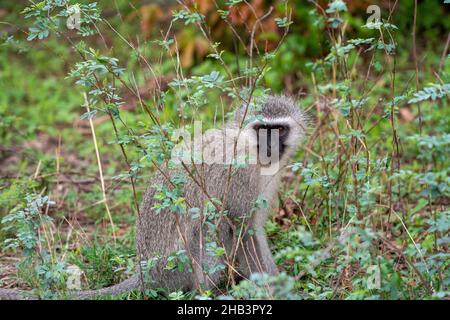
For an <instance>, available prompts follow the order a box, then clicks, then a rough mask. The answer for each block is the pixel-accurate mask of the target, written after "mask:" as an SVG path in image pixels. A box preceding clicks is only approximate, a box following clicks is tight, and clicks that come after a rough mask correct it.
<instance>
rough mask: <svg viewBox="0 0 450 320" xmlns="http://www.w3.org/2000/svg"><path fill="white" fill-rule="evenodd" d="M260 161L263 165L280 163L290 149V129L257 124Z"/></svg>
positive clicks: (277, 125)
mask: <svg viewBox="0 0 450 320" xmlns="http://www.w3.org/2000/svg"><path fill="white" fill-rule="evenodd" d="M253 129H254V130H255V131H256V136H257V141H258V143H257V148H258V159H259V162H260V163H261V164H263V165H270V164H271V163H274V162H277V161H279V160H280V159H281V158H282V157H283V155H284V154H285V151H286V149H287V147H288V145H287V143H286V141H287V139H288V136H289V131H290V128H289V126H288V125H284V124H256V125H255V126H254V127H253Z"/></svg>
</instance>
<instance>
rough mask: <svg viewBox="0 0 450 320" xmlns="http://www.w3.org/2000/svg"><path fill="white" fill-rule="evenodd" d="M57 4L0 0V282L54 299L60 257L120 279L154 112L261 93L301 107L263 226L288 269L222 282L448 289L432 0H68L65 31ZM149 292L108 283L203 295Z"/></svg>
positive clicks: (442, 108)
mask: <svg viewBox="0 0 450 320" xmlns="http://www.w3.org/2000/svg"><path fill="white" fill-rule="evenodd" d="M67 2H68V1H64V0H46V1H43V2H41V3H38V4H37V5H32V3H31V1H30V2H29V1H14V2H12V1H4V0H1V1H0V35H1V41H0V142H1V143H0V218H1V219H2V224H1V227H2V229H1V231H0V241H1V244H0V248H1V249H2V251H1V253H0V287H2V288H12V287H20V288H30V289H33V290H34V291H35V292H36V293H37V294H39V295H40V296H41V297H43V298H56V297H60V296H64V292H65V289H66V287H65V283H66V280H67V272H66V270H67V268H68V266H70V265H77V266H79V267H80V268H81V269H82V270H83V277H82V280H83V287H86V288H101V287H104V286H107V285H111V284H114V283H117V282H119V281H120V280H122V279H125V278H126V277H128V276H129V275H131V274H132V273H133V272H134V268H135V255H136V252H135V248H134V232H135V229H134V222H135V219H136V203H139V201H140V199H141V196H142V193H143V191H144V190H145V188H146V183H147V182H148V180H149V177H150V175H151V173H152V171H153V170H154V163H155V162H156V163H160V162H163V161H164V158H165V156H166V155H165V154H164V152H162V145H163V144H164V143H170V142H167V141H165V140H164V135H161V132H160V131H158V129H157V128H156V127H155V117H156V118H157V120H158V121H159V122H160V123H161V124H162V127H163V128H164V130H166V131H165V132H171V130H172V129H173V128H175V127H178V126H189V124H190V122H191V121H192V120H193V119H201V120H203V121H204V123H206V124H209V126H211V127H212V126H214V125H215V124H216V121H218V123H221V122H222V118H226V117H227V113H228V112H229V111H232V110H233V109H234V108H235V107H236V106H237V104H238V103H239V101H238V100H239V99H238V97H239V96H241V97H248V96H249V95H250V94H251V95H253V96H258V95H261V94H263V93H265V92H272V93H285V94H289V95H293V96H295V97H296V98H297V99H298V101H299V107H301V108H302V109H304V110H306V111H307V112H308V114H309V115H310V117H311V128H310V133H309V136H308V139H307V140H306V141H305V142H304V144H303V146H302V150H301V151H300V152H299V153H298V155H297V156H296V161H295V163H293V164H292V166H291V167H290V168H289V171H288V174H287V175H286V176H285V178H284V180H283V188H282V190H281V191H280V193H279V204H280V208H279V210H278V211H277V212H274V214H273V218H272V219H271V221H270V222H269V223H268V224H267V226H266V229H267V232H268V234H269V236H270V240H271V245H272V249H273V252H274V255H275V259H276V262H277V264H278V265H279V267H280V269H281V270H284V271H285V273H284V274H282V275H281V276H280V277H278V278H276V279H268V278H265V277H256V278H254V279H251V281H243V282H241V283H240V284H239V285H237V286H233V287H232V288H228V289H229V290H226V291H224V293H223V294H227V295H231V296H233V297H235V298H255V297H266V294H267V293H266V292H265V291H264V290H263V288H264V284H265V283H267V282H274V283H276V284H277V288H278V290H277V291H276V292H275V294H274V295H275V296H274V297H275V298H301V299H331V298H333V299H432V298H448V297H449V295H450V294H449V284H450V272H449V256H450V254H449V239H450V238H449V233H448V232H449V229H450V212H449V206H448V205H449V195H450V189H449V181H450V180H449V163H450V162H449V157H448V155H449V149H450V133H449V119H450V117H449V116H450V110H449V100H448V96H449V93H450V59H449V56H448V53H449V41H450V33H449V31H450V19H449V16H448V13H449V11H450V4H448V1H444V0H439V1H432V0H424V1H346V2H344V1H339V0H337V1H332V2H330V3H328V2H326V1H318V2H317V3H316V2H314V1H288V2H287V3H286V2H284V1H277V0H270V1H269V0H266V1H263V0H248V1H239V0H233V1H217V2H216V1H209V0H196V1H186V3H187V6H186V7H184V6H183V5H181V4H179V3H177V2H176V1H129V0H114V1H106V0H105V1H104V0H99V1H97V2H98V5H97V6H93V5H92V2H90V1H71V3H80V4H81V8H82V13H83V14H82V19H83V23H82V28H81V30H79V31H77V30H69V29H67V28H66V27H65V21H66V20H67V17H68V16H69V15H70V12H67V10H66V9H67V5H66V3H67ZM374 4H375V5H378V6H379V8H380V9H381V10H380V13H381V18H382V22H380V21H378V22H377V21H368V18H369V16H370V15H371V14H369V13H366V9H367V7H368V6H369V5H374ZM25 7H29V9H28V10H25V11H24V9H25ZM58 19H59V25H58V24H57V20H58ZM116 58H117V59H118V60H115V59H116ZM97 77H98V78H97ZM96 81H98V82H96ZM96 84H97V85H98V87H97V88H95V86H96ZM237 88H239V89H237ZM96 89H97V91H95V90H96ZM100 89H101V90H100ZM251 89H254V90H253V91H254V92H249V91H252V90H251ZM98 90H100V91H101V92H99V91H98ZM87 108H89V109H87ZM93 128H95V134H96V135H95V137H94V139H93ZM204 129H207V128H204ZM97 151H98V155H99V158H100V160H101V161H100V163H101V166H99V163H98V162H97V156H96V152H97ZM99 168H100V169H101V170H102V174H100V175H99ZM176 263H180V261H176ZM378 275H379V277H380V282H379V283H377V281H376V280H377V277H378ZM160 293H161V292H160V291H159V290H154V291H153V290H152V291H148V292H145V294H144V295H142V294H140V293H137V292H133V293H131V294H129V295H125V296H123V297H122V298H131V299H137V298H148V299H166V298H167V297H169V298H171V299H180V298H193V297H195V296H196V295H199V294H200V293H198V292H197V293H186V292H172V293H168V295H161V294H160ZM200 295H201V296H202V297H204V298H205V297H211V298H215V297H217V295H218V293H213V292H203V293H201V294H200Z"/></svg>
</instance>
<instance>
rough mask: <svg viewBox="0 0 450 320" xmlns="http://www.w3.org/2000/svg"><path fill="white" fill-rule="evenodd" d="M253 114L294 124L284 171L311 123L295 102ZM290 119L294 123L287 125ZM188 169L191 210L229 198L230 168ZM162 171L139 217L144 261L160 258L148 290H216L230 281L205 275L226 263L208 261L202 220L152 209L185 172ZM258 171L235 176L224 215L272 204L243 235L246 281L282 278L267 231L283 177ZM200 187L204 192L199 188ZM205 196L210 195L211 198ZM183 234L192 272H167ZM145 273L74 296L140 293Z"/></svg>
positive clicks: (266, 105)
mask: <svg viewBox="0 0 450 320" xmlns="http://www.w3.org/2000/svg"><path fill="white" fill-rule="evenodd" d="M242 112H243V108H240V109H239V110H238V111H237V114H236V118H235V121H233V122H232V123H230V124H228V125H227V127H235V128H237V127H238V125H239V123H240V122H239V121H238V120H239V119H240V117H242ZM248 114H252V115H259V116H262V117H263V118H265V121H268V122H270V121H277V120H278V119H283V121H288V122H289V125H290V126H291V128H292V130H291V131H290V133H289V135H290V137H289V145H288V152H286V153H285V154H284V156H283V157H282V158H281V159H280V166H281V167H284V166H285V165H286V164H287V161H288V158H289V157H290V156H292V154H293V153H294V152H295V150H296V149H297V147H298V145H299V143H300V141H301V138H302V137H303V136H304V133H305V127H306V120H305V117H304V115H303V113H302V112H301V111H300V109H299V108H298V107H297V106H296V104H295V103H294V101H293V100H291V99H290V98H287V97H284V96H270V97H268V98H267V99H266V100H264V101H263V103H262V106H261V108H260V109H259V111H258V110H250V111H249V113H248ZM286 118H289V119H288V120H286ZM242 134H249V132H248V131H246V130H243V131H242ZM189 168H190V169H195V170H196V171H197V173H196V180H197V181H194V180H192V179H191V178H189V177H188V178H187V180H186V182H185V185H184V197H185V198H186V202H187V203H189V204H190V205H191V206H192V207H198V208H200V210H203V207H204V204H205V203H206V202H207V200H208V197H207V196H206V194H208V195H209V196H210V197H211V198H216V199H222V198H223V197H224V195H225V194H227V190H226V188H227V186H228V184H227V181H228V179H227V177H228V174H229V166H227V165H223V164H211V165H205V164H197V165H190V166H189ZM163 170H164V171H166V173H165V174H161V173H159V172H158V173H157V174H156V175H155V176H154V178H153V179H152V181H151V182H150V185H149V187H148V189H147V191H146V193H145V195H144V197H143V201H142V204H141V208H140V217H139V218H138V219H137V224H136V233H137V234H136V243H137V252H138V257H139V260H140V261H145V260H147V259H149V258H152V257H155V256H161V259H159V260H158V261H157V263H156V265H155V267H154V268H152V269H151V270H150V278H151V280H152V283H151V284H149V285H150V286H151V287H153V288H167V289H168V290H170V291H173V290H195V289H196V288H198V285H199V284H200V285H201V286H202V287H203V288H206V289H213V288H215V287H217V286H218V285H219V284H220V282H221V281H224V280H226V274H225V273H224V272H216V273H214V274H212V275H206V274H204V273H203V272H202V271H201V268H200V266H202V265H204V264H207V265H209V266H214V265H217V264H218V263H224V261H223V258H219V257H212V256H210V255H208V254H207V252H206V249H205V248H204V244H203V248H202V249H201V245H200V239H201V237H200V235H201V234H203V233H204V232H206V231H205V230H204V229H200V223H199V220H198V219H197V220H194V219H192V217H191V215H190V214H189V213H185V214H179V215H178V217H179V223H178V224H177V222H176V220H175V216H174V213H172V212H170V211H169V210H162V211H161V212H159V213H158V214H156V213H155V211H154V209H153V207H154V205H155V199H154V194H155V192H156V189H155V186H157V185H161V184H165V185H167V186H168V185H169V184H168V182H167V179H166V177H167V176H173V175H174V174H175V173H176V172H183V169H180V170H179V171H173V170H172V171H170V170H165V169H163ZM259 170H260V166H259V164H252V165H248V166H246V167H244V168H240V169H237V170H235V171H234V173H233V177H232V179H231V186H230V188H229V192H228V199H227V201H226V203H225V206H226V207H225V209H226V210H227V212H228V216H229V217H230V219H231V220H232V219H233V218H236V217H243V216H244V215H248V214H249V213H250V212H251V210H252V208H254V205H255V201H256V200H257V198H258V196H259V195H260V194H263V195H264V196H265V198H266V199H267V200H268V202H269V204H271V205H270V206H269V208H268V209H259V210H258V211H256V212H254V214H253V215H252V216H251V217H250V218H249V220H248V225H249V227H250V228H251V229H253V230H254V231H255V232H254V234H253V235H252V236H250V235H249V234H243V237H242V241H241V243H240V245H239V246H238V248H236V262H237V267H238V269H237V270H238V272H239V273H240V274H241V275H242V276H243V277H249V276H250V274H251V273H252V272H265V273H268V274H271V275H275V274H277V273H278V269H277V267H276V265H275V262H274V260H273V258H272V254H271V252H270V249H269V245H268V242H267V238H266V235H265V233H264V225H265V223H266V220H267V218H268V215H269V211H270V208H271V207H273V204H274V202H275V199H276V193H277V190H278V186H279V183H280V177H281V171H280V172H278V173H277V174H275V175H273V176H261V175H260V171H259ZM199 183H200V184H201V186H199V185H198V184H199ZM203 190H206V194H205V192H204V191H203ZM222 200H223V199H222ZM221 221H222V222H221V223H220V225H219V226H218V229H219V231H220V235H221V237H220V239H221V241H222V242H223V243H224V244H225V247H226V251H227V254H228V255H230V256H232V255H233V254H234V252H230V250H231V243H232V239H233V237H236V235H234V234H233V232H232V228H231V226H230V225H229V224H227V223H226V222H225V220H221ZM202 228H203V227H202ZM180 232H182V233H183V234H184V238H185V240H186V242H187V244H188V246H187V249H188V251H189V252H190V254H191V256H192V257H193V259H194V261H195V263H194V264H195V265H194V268H193V269H194V271H193V272H188V271H187V270H185V271H183V272H179V271H173V270H167V269H166V264H167V257H168V256H169V255H170V254H171V253H173V252H177V251H178V250H184V249H186V247H185V246H184V244H183V241H182V238H181V237H180ZM142 273H143V271H141V270H138V272H137V274H136V275H135V276H133V277H132V278H130V279H128V280H125V281H124V282H122V283H120V284H117V285H115V286H112V287H108V288H103V289H100V290H92V291H83V292H78V293H74V295H73V296H74V297H75V298H82V299H86V298H93V297H96V296H101V295H117V294H120V293H124V292H128V291H130V290H132V289H135V288H140V285H141V284H142V281H140V274H142ZM197 281H198V282H197ZM147 285H148V284H147ZM13 292H14V293H13ZM7 296H8V297H12V298H13V299H16V298H21V297H23V296H24V293H23V292H16V291H13V290H8V291H5V289H0V298H5V297H7Z"/></svg>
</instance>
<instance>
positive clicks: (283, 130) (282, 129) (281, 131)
mask: <svg viewBox="0 0 450 320" xmlns="http://www.w3.org/2000/svg"><path fill="white" fill-rule="evenodd" d="M276 129H277V130H278V135H279V136H280V137H282V136H284V135H285V134H286V133H287V129H286V127H285V126H279V127H277V128H276Z"/></svg>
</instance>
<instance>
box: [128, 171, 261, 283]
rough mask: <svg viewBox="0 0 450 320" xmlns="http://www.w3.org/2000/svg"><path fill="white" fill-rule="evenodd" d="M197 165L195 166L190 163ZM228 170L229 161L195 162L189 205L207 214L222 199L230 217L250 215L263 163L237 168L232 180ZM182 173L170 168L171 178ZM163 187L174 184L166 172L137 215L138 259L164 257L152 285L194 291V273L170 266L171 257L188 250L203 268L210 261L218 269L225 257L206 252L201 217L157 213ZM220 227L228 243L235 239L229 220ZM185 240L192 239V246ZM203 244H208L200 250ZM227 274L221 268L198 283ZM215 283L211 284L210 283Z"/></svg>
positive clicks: (156, 179) (185, 191)
mask: <svg viewBox="0 0 450 320" xmlns="http://www.w3.org/2000/svg"><path fill="white" fill-rule="evenodd" d="M192 168H194V167H192V166H191V169H192ZM229 168H230V167H229V166H228V165H221V164H213V165H196V166H195V170H194V172H193V174H194V178H195V181H194V180H193V179H192V178H191V177H189V175H188V174H186V181H185V184H184V188H183V196H184V197H185V201H186V204H189V205H190V206H191V207H194V208H199V209H200V212H203V210H204V208H205V205H206V203H207V202H208V201H210V200H213V199H218V200H221V201H225V203H224V207H225V211H226V212H227V215H228V216H229V217H230V218H233V217H236V216H243V215H247V214H249V213H250V211H251V209H252V207H253V206H254V203H255V201H256V199H257V197H258V194H259V190H258V184H259V181H258V179H259V178H258V177H259V175H258V174H255V173H256V172H257V170H258V167H257V166H256V165H248V166H247V167H245V168H240V169H233V171H232V175H231V180H229V179H230V171H229ZM181 172H182V171H171V172H169V176H170V177H171V178H173V177H174V176H175V175H176V174H180V173H181ZM229 181H230V182H229ZM199 184H200V185H199ZM158 185H164V186H166V187H168V188H170V184H169V183H168V182H167V179H166V178H165V177H164V175H163V174H161V173H157V174H156V175H155V176H154V177H153V179H152V180H151V181H150V185H149V187H148V189H147V191H146V193H145V195H144V197H143V201H142V204H141V208H140V217H139V218H138V219H137V226H136V238H137V241H136V242H137V251H138V259H139V260H140V261H145V260H147V259H150V258H153V257H156V256H159V257H160V259H159V260H158V262H157V263H156V265H155V267H154V268H152V269H151V271H150V275H151V279H152V281H153V282H154V283H153V284H152V287H161V288H168V289H169V290H180V289H181V290H192V289H194V288H195V287H196V284H195V281H194V276H193V273H191V272H189V271H187V270H184V271H181V272H180V271H178V270H167V268H166V265H167V257H168V256H170V255H171V254H173V253H176V252H178V251H180V250H186V249H188V251H189V252H187V253H188V254H190V255H191V256H192V257H193V258H194V260H195V261H197V262H198V264H199V266H203V265H205V264H206V265H208V266H210V267H213V266H215V265H217V264H218V263H223V261H222V259H221V258H219V257H213V256H210V255H208V254H207V253H206V249H205V243H204V242H203V244H201V234H202V235H203V237H205V236H206V230H205V227H204V224H201V222H200V219H199V218H198V217H197V218H193V216H192V214H191V213H189V212H186V213H174V212H171V211H170V210H169V209H167V208H165V209H162V210H161V211H160V212H158V213H157V212H156V210H155V209H153V207H154V205H155V203H156V200H155V198H154V196H155V193H156V191H157V189H156V187H157V186H158ZM227 189H228V190H229V191H227ZM249 195H250V196H249ZM187 211H188V210H187ZM176 215H177V216H176ZM200 225H203V227H202V228H203V232H202V233H201V232H200ZM219 228H220V230H219V233H220V234H221V237H222V241H223V243H231V241H232V239H231V237H232V233H231V228H230V226H229V224H227V223H226V221H225V220H223V221H222V222H221V223H220V225H219ZM184 241H185V242H186V243H187V248H186V246H185V244H184ZM203 241H205V240H203ZM201 247H203V248H202V249H201ZM226 249H229V248H226ZM223 276H224V274H223V273H220V272H216V273H213V274H210V275H208V276H207V277H206V278H208V279H205V278H203V275H202V274H197V278H200V279H199V281H201V282H206V283H208V282H212V283H214V285H217V284H218V283H219V282H220V280H221V278H222V277H223ZM205 280H206V281H205ZM212 283H210V285H209V286H210V287H211V285H212Z"/></svg>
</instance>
